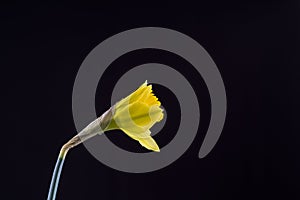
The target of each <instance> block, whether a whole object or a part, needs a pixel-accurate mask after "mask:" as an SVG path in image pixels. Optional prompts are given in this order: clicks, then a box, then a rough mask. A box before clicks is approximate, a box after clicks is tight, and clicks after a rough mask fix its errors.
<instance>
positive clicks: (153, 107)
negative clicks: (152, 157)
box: [105, 81, 163, 151]
mask: <svg viewBox="0 0 300 200" xmlns="http://www.w3.org/2000/svg"><path fill="white" fill-rule="evenodd" d="M160 104H161V103H160V102H159V101H158V98H157V97H156V96H155V95H154V94H153V92H152V85H147V81H146V82H145V83H144V84H142V85H141V86H140V87H139V88H138V89H137V90H136V91H134V92H133V93H132V94H130V95H129V96H128V97H126V98H124V99H122V100H121V101H119V102H118V103H116V105H115V107H114V114H113V117H112V120H111V122H110V124H109V125H108V126H107V127H106V128H105V130H114V129H120V130H122V131H123V132H125V133H126V134H127V135H128V136H129V137H131V138H132V139H135V140H137V141H138V142H139V143H140V144H141V145H142V146H144V147H145V148H147V149H149V150H153V151H159V147H158V145H157V144H156V142H155V141H154V139H153V138H152V137H151V135H150V134H151V132H150V128H151V127H152V126H153V125H154V124H155V123H156V122H159V121H161V120H162V118H163V110H162V109H161V108H160Z"/></svg>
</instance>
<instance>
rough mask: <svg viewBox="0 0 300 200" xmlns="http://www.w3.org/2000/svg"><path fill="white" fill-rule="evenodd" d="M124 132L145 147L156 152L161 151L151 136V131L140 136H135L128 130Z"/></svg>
mask: <svg viewBox="0 0 300 200" xmlns="http://www.w3.org/2000/svg"><path fill="white" fill-rule="evenodd" d="M123 131H124V132H125V133H126V134H127V135H128V136H129V137H131V138H132V139H134V140H137V141H138V142H139V143H140V144H141V145H142V146H143V147H145V148H147V149H149V150H152V151H156V152H159V151H160V150H159V147H158V145H157V144H156V142H155V140H154V139H153V138H152V137H151V136H150V134H151V132H150V131H149V130H147V131H146V132H143V133H140V134H133V133H131V132H128V131H126V130H123Z"/></svg>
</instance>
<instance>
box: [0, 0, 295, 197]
mask: <svg viewBox="0 0 300 200" xmlns="http://www.w3.org/2000/svg"><path fill="white" fill-rule="evenodd" d="M0 11H1V12H0V17H1V18H0V24H1V37H0V44H1V61H0V62H1V82H2V84H1V85H2V88H3V90H2V91H3V93H2V94H4V95H2V100H3V104H2V106H3V110H4V112H3V117H4V118H5V119H4V121H3V124H2V128H3V129H2V135H3V136H4V137H3V139H2V145H1V146H2V148H3V151H2V153H1V155H2V161H1V166H2V168H3V170H2V172H3V174H2V177H4V179H3V178H2V183H4V185H5V186H8V187H7V189H6V187H5V193H4V194H3V196H7V195H9V196H7V197H9V199H46V197H47V192H48V187H49V184H50V178H51V175H52V171H53V168H54V164H55V161H56V158H57V154H58V152H59V149H60V146H61V145H62V144H63V143H64V142H66V141H67V140H68V139H69V138H71V137H72V136H73V135H74V134H76V129H75V125H74V122H73V117H72V106H71V105H72V87H73V83H74V80H75V77H76V74H77V71H78V69H79V67H80V65H81V63H82V61H83V60H84V58H85V57H86V56H87V54H88V53H89V52H90V51H91V50H92V49H93V48H94V47H95V46H96V45H98V44H99V43H100V42H101V41H103V40H105V39H106V38H108V37H110V36H112V35H114V34H117V33H119V32H122V31H125V30H128V29H131V28H137V27H144V26H158V27H165V28H170V29H174V30H177V31H180V32H182V33H184V34H186V35H188V36H190V37H192V38H194V39H195V40H197V41H198V42H199V43H200V44H201V45H202V46H203V47H204V48H205V49H206V50H207V51H208V52H209V54H210V55H211V57H212V58H213V59H214V61H215V63H216V64H217V66H218V68H219V70H220V72H221V74H222V77H223V80H224V83H225V87H226V92H227V98H228V112H227V119H226V124H225V127H224V130H223V133H222V135H221V137H220V140H219V141H218V143H217V145H216V146H215V148H214V149H213V151H212V152H211V153H210V154H209V155H208V156H207V157H205V158H204V159H198V157H197V155H198V151H199V148H200V146H201V143H202V140H203V137H204V135H205V131H206V130H207V125H208V123H209V116H210V109H209V106H210V101H209V95H208V93H207V89H206V86H205V83H204V82H203V80H202V78H201V76H200V75H199V74H197V73H194V71H193V69H192V67H191V66H190V65H189V63H187V62H186V61H185V60H183V59H182V58H180V57H178V56H176V55H173V54H171V53H168V52H164V51H158V50H151V49H148V50H140V51H136V52H131V53H128V54H126V55H124V56H122V57H120V58H119V59H117V60H116V61H115V62H114V63H112V64H111V66H110V67H109V69H108V70H107V71H106V72H105V74H106V75H105V76H104V78H102V79H101V81H100V83H99V86H98V91H99V90H101V91H103V90H104V91H106V93H105V95H103V94H102V93H101V96H100V95H99V94H98V93H97V94H96V102H97V106H96V109H97V112H98V114H99V115H100V114H101V113H102V112H103V111H105V110H106V109H107V108H108V107H109V106H110V105H109V100H110V99H109V98H110V92H111V89H112V87H113V84H115V82H116V80H117V79H118V77H120V76H121V75H122V74H123V73H126V71H127V70H129V69H130V68H132V67H134V66H135V65H138V64H142V63H147V62H159V63H164V64H167V65H169V66H172V67H173V68H175V69H183V70H181V71H180V72H181V73H182V74H184V75H185V76H186V78H188V80H189V81H190V83H191V84H192V86H193V88H194V89H195V90H196V92H197V97H198V98H199V102H200V103H199V104H200V108H201V122H200V128H199V131H198V135H197V138H196V140H195V141H194V142H193V144H192V146H191V147H190V148H189V149H188V151H186V152H185V153H184V154H183V156H182V157H180V158H179V159H178V160H177V161H176V162H174V163H173V164H171V165H170V166H168V167H166V168H164V169H161V170H159V171H155V172H151V173H145V174H129V173H124V172H119V171H116V170H113V169H111V168H109V167H107V166H105V165H103V164H102V163H100V162H98V161H97V160H96V159H95V158H94V157H93V156H91V155H90V154H89V153H88V152H87V150H86V149H85V148H84V147H83V146H79V147H77V148H75V149H73V150H72V151H71V152H70V153H69V155H68V157H67V160H66V163H65V166H64V169H63V174H62V177H61V182H60V186H59V191H58V196H57V199H74V200H75V199H167V198H174V199H182V198H185V199H271V198H273V199H274V198H275V199H277V198H278V199H299V196H300V195H299V189H300V185H299V178H300V172H299V167H300V163H299V155H298V152H299V145H300V141H299V139H300V137H299V134H300V132H299V127H298V119H299V117H298V114H299V105H298V104H299V97H300V94H299V72H300V70H299V66H300V65H299V64H300V62H299V53H300V51H299V48H300V40H299V34H300V3H299V2H298V1H281V2H280V1H276V2H252V1H249V2H244V3H241V2H239V3H236V2H227V1H226V2H223V3H216V2H213V3H199V4H198V5H194V6H190V7H189V8H188V7H186V6H184V4H183V5H178V4H177V5H175V4H174V3H172V2H166V3H164V4H155V3H154V2H147V3H144V5H139V6H138V5H132V6H129V5H126V6H124V5H119V4H117V3H116V4H115V5H110V6H107V5H104V4H102V5H101V4H100V3H99V4H98V5H95V4H93V5H92V4H91V5H87V4H85V5H81V4H78V3H74V2H72V3H69V4H61V3H60V4H39V3H37V4H2V5H1V9H0ZM149 81H150V82H151V77H150V78H149ZM154 90H155V91H156V93H157V96H159V98H160V99H161V101H162V103H163V105H165V107H166V109H167V111H168V121H167V123H166V127H165V128H164V129H163V130H162V131H161V132H160V133H159V135H157V137H156V139H157V142H158V144H159V145H161V146H163V145H166V144H167V143H168V141H170V140H171V139H172V137H173V136H174V132H176V130H177V127H176V124H177V123H178V121H179V117H180V114H178V113H180V109H179V106H178V102H177V101H176V98H175V97H174V95H173V94H172V92H170V91H169V90H168V89H166V88H164V87H162V86H159V85H154ZM118 133H120V134H118ZM172 134H173V135H172ZM187 134H188V130H187ZM107 135H109V134H108V133H107ZM109 138H110V139H111V140H112V141H113V142H114V143H116V144H118V145H119V146H122V148H125V149H128V150H131V151H136V152H143V151H145V150H144V149H142V148H141V147H140V146H139V145H138V144H137V143H136V142H134V141H133V140H130V139H128V138H127V137H126V136H125V134H121V132H118V131H115V132H111V134H110V135H109Z"/></svg>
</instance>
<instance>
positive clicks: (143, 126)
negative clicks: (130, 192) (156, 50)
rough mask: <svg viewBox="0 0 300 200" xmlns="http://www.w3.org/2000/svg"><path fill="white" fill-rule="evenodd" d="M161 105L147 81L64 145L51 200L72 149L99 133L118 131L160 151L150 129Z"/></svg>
mask: <svg viewBox="0 0 300 200" xmlns="http://www.w3.org/2000/svg"><path fill="white" fill-rule="evenodd" d="M160 104H161V103H160V102H159V101H158V98H157V97H156V96H155V95H154V94H153V91H152V85H148V84H147V81H146V82H145V83H143V84H142V85H141V86H140V87H139V88H138V89H137V90H136V91H134V92H133V93H132V94H130V95H129V96H127V97H126V98H124V99H122V100H121V101H119V102H117V103H116V104H115V105H113V106H112V107H111V108H110V109H108V110H107V111H106V112H105V113H104V114H103V115H101V117H99V118H97V119H96V120H95V121H93V122H92V123H90V124H89V125H88V126H87V127H86V128H84V129H83V130H82V131H81V132H80V133H78V134H77V135H75V136H74V137H73V138H72V139H71V140H69V141H68V142H67V143H66V144H64V145H63V147H62V148H61V150H60V153H59V156H58V160H57V162H56V166H55V169H54V172H53V175H52V180H51V184H50V189H49V193H48V200H54V199H55V196H56V191H57V187H58V182H59V177H60V174H61V170H62V166H63V163H64V160H65V157H66V155H67V152H68V151H69V149H71V148H73V147H74V146H76V145H78V144H80V143H82V142H84V141H86V140H88V139H89V138H91V137H93V136H95V135H97V134H102V133H104V132H105V131H109V130H115V129H119V130H122V131H123V132H124V133H126V134H127V135H128V136H129V137H131V138H132V139H134V140H137V141H138V142H139V143H140V144H141V145H142V146H143V147H145V148H147V149H149V150H153V151H157V152H159V147H158V145H157V144H156V142H155V141H154V139H153V138H152V137H151V135H150V134H151V132H150V128H151V127H152V126H153V125H154V124H155V123H156V122H159V121H161V120H162V118H163V110H162V109H161V108H160Z"/></svg>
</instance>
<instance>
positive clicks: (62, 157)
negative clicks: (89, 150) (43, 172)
mask: <svg viewBox="0 0 300 200" xmlns="http://www.w3.org/2000/svg"><path fill="white" fill-rule="evenodd" d="M80 143H81V140H80V138H79V136H75V137H73V138H72V139H71V140H70V141H68V142H67V143H66V144H65V145H63V147H62V148H61V150H60V153H59V156H58V158H57V161H56V165H55V168H54V171H53V175H52V179H51V184H50V188H49V193H48V198H47V200H55V197H56V192H57V187H58V183H59V178H60V174H61V171H62V167H63V164H64V161H65V158H66V155H67V153H68V151H69V149H71V148H72V147H74V146H76V145H78V144H80Z"/></svg>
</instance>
